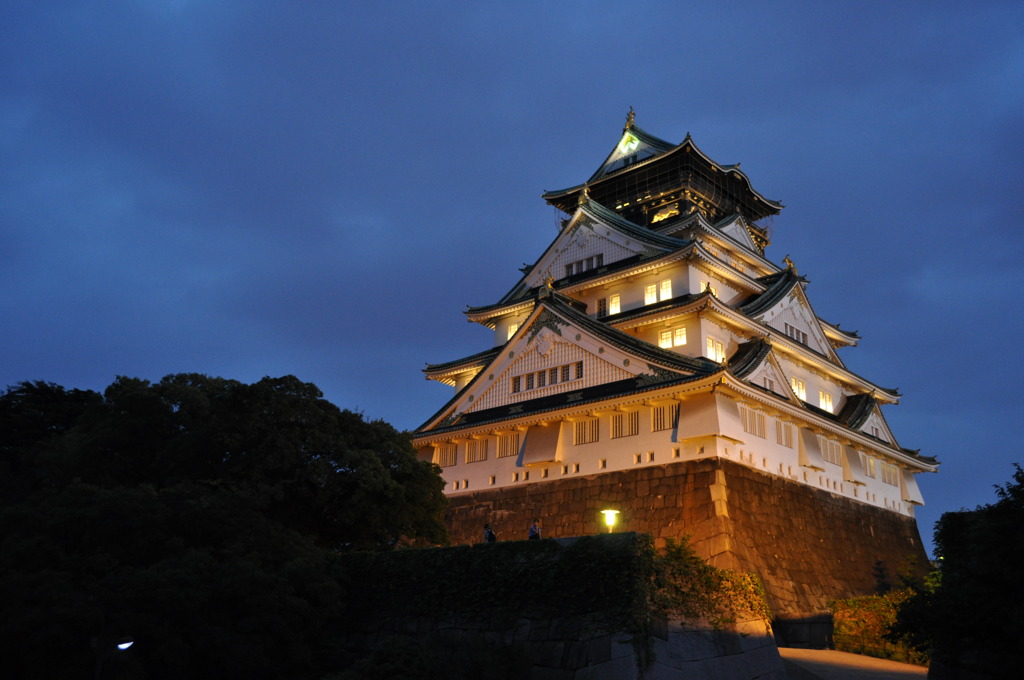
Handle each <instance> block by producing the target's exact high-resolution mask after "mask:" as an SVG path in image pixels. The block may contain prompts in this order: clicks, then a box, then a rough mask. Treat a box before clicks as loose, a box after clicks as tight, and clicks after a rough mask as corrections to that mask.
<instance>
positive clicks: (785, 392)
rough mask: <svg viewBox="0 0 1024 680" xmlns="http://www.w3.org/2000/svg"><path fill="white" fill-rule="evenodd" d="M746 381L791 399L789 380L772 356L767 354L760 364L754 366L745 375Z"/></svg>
mask: <svg viewBox="0 0 1024 680" xmlns="http://www.w3.org/2000/svg"><path fill="white" fill-rule="evenodd" d="M747 382H748V383H750V384H751V385H757V386H758V387H763V388H764V389H766V390H768V391H769V392H773V393H774V394H777V395H779V396H780V397H782V398H783V399H792V394H793V392H792V390H790V388H789V381H788V380H787V379H786V376H785V374H784V373H783V372H782V369H781V368H779V364H778V362H777V361H776V360H775V357H773V356H769V357H768V358H767V359H766V360H765V361H764V362H762V363H761V365H760V366H758V367H757V368H755V369H754V370H753V371H752V372H751V373H750V374H749V375H748V376H747Z"/></svg>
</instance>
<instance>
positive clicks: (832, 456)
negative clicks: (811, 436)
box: [818, 434, 843, 465]
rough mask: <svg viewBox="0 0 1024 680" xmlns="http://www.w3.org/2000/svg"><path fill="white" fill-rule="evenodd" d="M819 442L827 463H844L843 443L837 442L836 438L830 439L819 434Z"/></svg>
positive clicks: (822, 455)
mask: <svg viewBox="0 0 1024 680" xmlns="http://www.w3.org/2000/svg"><path fill="white" fill-rule="evenodd" d="M818 444H819V445H820V446H821V457H822V458H824V459H825V462H826V463H832V464H833V465H842V464H843V445H842V444H840V443H839V442H837V441H836V440H835V439H829V438H828V437H823V436H822V435H820V434H819V435H818Z"/></svg>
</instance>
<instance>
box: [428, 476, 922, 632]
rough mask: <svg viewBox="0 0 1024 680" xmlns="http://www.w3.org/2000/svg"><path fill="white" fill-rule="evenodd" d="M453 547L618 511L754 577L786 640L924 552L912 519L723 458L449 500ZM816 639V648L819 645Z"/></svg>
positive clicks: (635, 526)
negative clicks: (487, 532)
mask: <svg viewBox="0 0 1024 680" xmlns="http://www.w3.org/2000/svg"><path fill="white" fill-rule="evenodd" d="M450 501H451V505H450V507H449V510H448V522H449V527H450V529H451V532H452V538H453V542H455V543H476V542H479V541H481V540H482V534H483V532H482V527H483V524H484V523H485V522H488V523H490V525H491V527H492V528H494V530H495V531H496V532H497V533H498V538H499V540H519V539H525V538H526V533H527V529H528V527H529V525H530V522H531V520H532V518H534V517H539V518H541V519H542V521H543V526H544V536H545V537H546V538H547V537H551V538H557V537H566V536H581V535H588V534H594V533H598V532H602V531H607V529H606V528H605V527H604V526H603V524H602V520H603V518H602V516H601V514H600V511H601V510H602V509H605V508H612V509H616V510H619V511H620V514H619V516H618V517H619V524H618V526H617V527H616V529H617V530H622V531H637V532H643V533H649V534H651V535H652V536H653V537H654V539H655V543H656V545H659V546H660V545H663V544H664V541H665V539H666V538H670V537H678V536H683V535H689V536H690V541H691V544H692V545H693V546H694V547H695V549H696V550H697V551H698V553H699V554H700V555H702V556H703V557H705V558H706V559H708V560H709V561H710V562H711V563H712V564H713V565H715V566H718V567H724V568H728V569H735V570H739V571H750V572H754V573H756V574H758V575H759V576H760V577H761V579H762V581H763V582H764V585H765V589H766V591H767V595H768V603H769V605H770V606H771V608H772V612H773V615H774V616H775V617H776V632H779V631H780V629H781V630H782V632H783V634H784V636H786V637H787V638H788V641H789V642H791V643H793V642H801V641H803V640H801V639H799V638H800V637H801V636H805V635H811V637H813V638H815V639H817V638H820V637H821V635H822V633H820V632H819V633H815V634H813V635H812V634H809V633H807V631H806V630H804V631H803V632H801V631H797V630H793V631H789V629H788V624H787V622H790V621H792V622H801V621H802V622H813V623H814V626H815V627H820V626H819V622H820V621H821V620H822V616H823V615H826V614H827V607H826V603H827V602H828V600H830V599H832V598H838V597H853V596H857V595H867V594H871V593H872V592H874V590H875V587H876V586H877V584H878V582H879V579H880V578H885V577H888V578H889V580H890V581H891V582H893V583H895V582H896V581H897V579H896V574H897V571H898V570H899V569H900V566H901V564H902V563H904V562H905V561H906V560H907V559H908V558H913V559H914V560H916V561H917V563H918V568H919V569H923V568H925V567H926V555H925V552H924V548H923V546H922V543H921V538H920V534H919V533H918V529H917V524H916V522H915V520H914V519H913V518H910V517H905V516H901V515H898V514H896V513H893V512H889V511H886V510H884V509H881V508H877V507H873V506H869V505H865V504H862V503H858V502H856V501H854V500H852V499H849V498H844V497H841V496H837V495H833V494H830V493H828V492H826V491H824V490H822V489H816V488H813V487H809V486H807V485H804V484H800V483H797V482H794V481H791V480H787V479H783V478H780V477H777V476H774V475H769V474H766V473H763V472H759V471H757V470H755V469H752V468H749V467H747V466H744V465H740V464H737V463H733V462H731V461H727V460H721V459H717V460H702V461H686V462H680V463H675V464H670V465H663V466H651V467H642V468H637V469H634V470H624V471H618V472H608V473H605V474H602V475H593V476H586V477H574V478H567V479H558V480H553V481H548V482H539V483H534V484H529V485H523V486H520V487H511V488H503V489H496V490H493V491H481V492H476V493H465V494H457V495H453V496H452V497H450ZM817 641H819V642H820V641H821V640H817Z"/></svg>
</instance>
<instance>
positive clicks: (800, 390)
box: [789, 378, 807, 401]
mask: <svg viewBox="0 0 1024 680" xmlns="http://www.w3.org/2000/svg"><path fill="white" fill-rule="evenodd" d="M789 384H790V385H791V386H792V387H793V392H794V393H796V396H797V397H798V398H799V399H800V401H807V385H805V384H804V381H803V380H801V379H800V378H790V379H789Z"/></svg>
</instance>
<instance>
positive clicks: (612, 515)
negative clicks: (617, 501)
mask: <svg viewBox="0 0 1024 680" xmlns="http://www.w3.org/2000/svg"><path fill="white" fill-rule="evenodd" d="M601 514H602V515H604V523H605V524H606V525H607V526H608V533H609V534H610V533H612V532H613V531H615V520H616V519H617V518H618V514H619V511H618V510H602V511H601Z"/></svg>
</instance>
